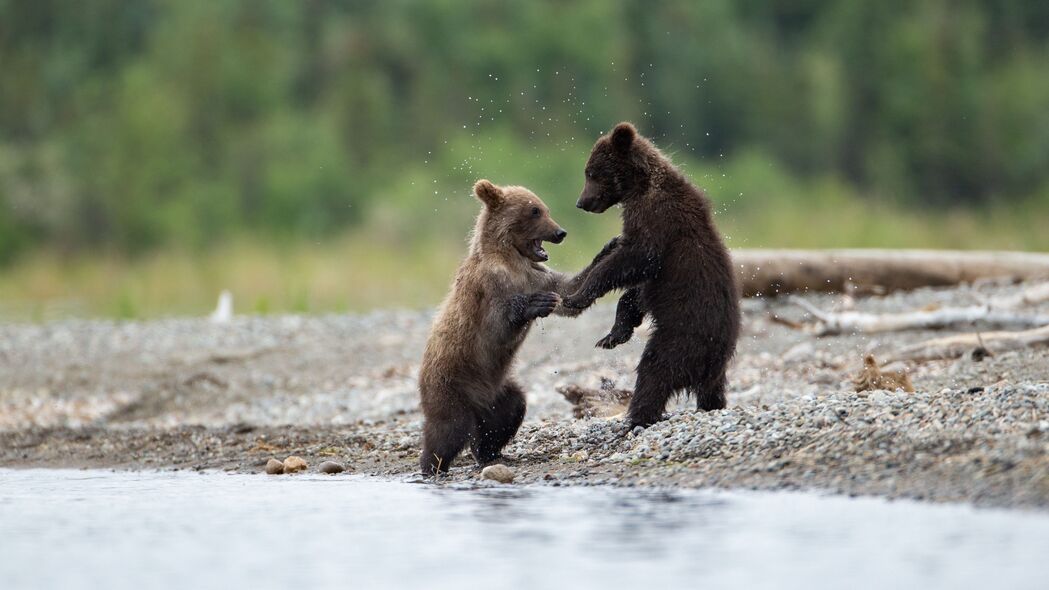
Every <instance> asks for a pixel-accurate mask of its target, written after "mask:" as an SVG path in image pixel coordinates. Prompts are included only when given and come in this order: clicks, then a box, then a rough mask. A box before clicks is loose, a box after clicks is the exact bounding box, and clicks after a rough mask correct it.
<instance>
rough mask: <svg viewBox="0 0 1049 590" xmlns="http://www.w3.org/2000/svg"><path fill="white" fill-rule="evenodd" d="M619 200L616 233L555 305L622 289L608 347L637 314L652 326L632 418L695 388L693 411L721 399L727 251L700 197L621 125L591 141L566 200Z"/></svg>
mask: <svg viewBox="0 0 1049 590" xmlns="http://www.w3.org/2000/svg"><path fill="white" fill-rule="evenodd" d="M616 204H620V205H622V208H623V233H622V235H621V236H619V237H617V238H614V239H613V241H612V242H610V243H609V246H606V249H610V250H611V253H610V254H608V255H607V256H605V257H604V258H602V259H601V260H599V261H596V262H595V264H594V265H593V267H592V269H590V271H589V273H588V276H587V277H586V278H585V280H584V281H583V282H582V283H581V286H580V287H579V289H578V290H577V291H575V292H573V294H572V295H571V296H569V297H566V298H565V301H564V306H565V307H568V308H574V309H583V308H586V307H589V306H590V305H591V304H593V302H594V300H595V299H597V298H598V297H601V296H602V295H604V294H605V293H607V292H609V291H611V290H613V289H626V292H625V293H624V294H623V296H622V298H620V300H619V305H618V307H617V308H616V320H615V325H614V326H613V328H612V330H611V332H610V333H609V334H608V336H605V337H604V338H602V339H601V341H599V342H598V346H601V347H603V348H613V347H615V346H617V345H619V344H622V343H623V342H626V341H627V340H629V339H630V336H631V334H632V333H633V330H634V328H635V327H637V326H638V325H639V324H640V323H641V320H642V319H643V318H644V316H645V314H652V318H653V320H654V321H653V324H654V328H655V329H654V331H653V333H652V336H651V337H650V338H649V340H648V343H647V345H646V346H645V350H644V353H642V355H641V362H640V363H639V364H638V366H637V383H636V385H635V388H634V395H633V397H632V398H631V400H630V409H629V410H628V418H629V420H630V423H631V424H632V425H641V426H646V425H649V424H652V423H653V422H657V421H659V420H661V419H662V417H663V411H664V410H665V409H666V404H667V401H668V400H669V398H670V396H671V395H673V394H675V393H678V392H684V393H688V394H693V395H695V396H696V405H697V407H698V408H699V409H702V410H714V409H720V408H724V407H725V369H726V367H727V365H728V362H729V360H731V358H732V355H733V354H734V353H735V350H736V340H737V338H738V337H739V329H740V312H739V293H738V289H737V286H736V279H735V273H734V272H733V269H732V262H731V259H730V258H729V253H728V249H727V248H725V244H724V243H723V242H722V240H721V236H720V234H719V233H718V231H717V228H716V227H714V220H713V218H712V214H711V205H710V201H709V200H708V199H707V198H706V196H705V195H704V194H703V193H702V191H700V190H699V189H698V188H696V187H695V186H693V185H692V184H691V183H690V182H689V181H688V179H686V178H685V177H684V175H682V174H681V172H679V171H678V170H677V169H676V168H675V167H674V166H673V164H671V162H670V160H668V159H667V158H666V157H665V156H664V155H663V154H662V153H661V152H660V151H659V150H658V149H657V148H656V147H655V146H654V145H652V143H651V142H649V141H648V140H647V139H645V138H644V137H641V136H640V135H638V134H637V131H636V130H635V129H634V127H633V126H632V125H631V124H630V123H620V124H619V125H616V127H615V129H613V130H612V132H611V133H609V134H608V135H605V136H602V137H601V138H600V139H598V140H597V143H596V144H595V145H594V149H593V151H592V152H591V153H590V159H589V160H588V161H587V163H586V184H585V185H584V187H583V193H582V195H581V196H580V197H579V202H578V203H576V206H577V207H579V208H581V209H584V210H586V211H589V212H591V213H602V212H604V211H605V210H606V209H608V208H609V207H611V206H612V205H616Z"/></svg>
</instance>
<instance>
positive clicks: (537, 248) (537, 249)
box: [528, 238, 550, 262]
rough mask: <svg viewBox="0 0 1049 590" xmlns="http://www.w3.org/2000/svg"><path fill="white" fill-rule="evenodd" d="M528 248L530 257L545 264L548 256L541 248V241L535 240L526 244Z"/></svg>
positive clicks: (548, 258)
mask: <svg viewBox="0 0 1049 590" xmlns="http://www.w3.org/2000/svg"><path fill="white" fill-rule="evenodd" d="M528 247H529V248H530V249H531V251H532V255H533V256H535V258H536V259H537V260H539V261H540V262H546V261H547V260H550V255H549V254H547V253H546V249H545V248H543V240H542V239H539V238H537V239H534V240H532V241H531V242H528Z"/></svg>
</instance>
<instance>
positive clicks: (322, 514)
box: [0, 470, 1049, 590]
mask: <svg viewBox="0 0 1049 590" xmlns="http://www.w3.org/2000/svg"><path fill="white" fill-rule="evenodd" d="M482 586H486V587H490V588H500V589H502V588H508V589H513V588H537V589H546V588H572V589H583V588H602V589H609V588H635V589H641V590H645V589H649V588H652V589H655V588H660V589H662V588H721V587H747V588H911V587H921V588H1021V587H1030V588H1035V587H1040V588H1045V587H1049V514H1046V513H1041V512H1020V511H1003V510H986V509H975V508H972V507H969V506H960V505H933V504H922V503H914V502H902V501H901V502H887V501H883V500H879V499H869V498H860V499H850V498H844V497H835V496H822V495H817V494H808V493H750V492H731V493H730V492H715V491H680V490H675V491H650V490H637V489H615V488H609V487H572V488H568V487H562V488H556V487H520V486H498V487H489V488H480V489H477V488H472V489H467V488H456V487H452V486H435V485H429V484H412V483H404V482H394V481H384V480H378V479H372V478H364V477H355V476H339V477H329V476H320V475H317V476H314V475H307V476H297V477H286V476H276V477H273V476H263V475H230V474H224V473H205V474H197V473H186V472H163V473H157V472H135V473H120V472H116V473H114V472H109V471H73V470H68V471H66V470H0V588H4V589H11V590H13V589H21V588H34V589H35V588H55V589H75V588H105V589H123V588H128V589H130V588H136V589H137V588H186V589H198V588H222V589H225V590H232V589H234V588H303V589H307V588H354V589H359V588H428V589H438V588H456V589H471V588H477V587H482Z"/></svg>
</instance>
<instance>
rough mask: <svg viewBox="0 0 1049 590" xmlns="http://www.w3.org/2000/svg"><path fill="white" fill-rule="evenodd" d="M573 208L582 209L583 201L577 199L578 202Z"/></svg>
mask: <svg viewBox="0 0 1049 590" xmlns="http://www.w3.org/2000/svg"><path fill="white" fill-rule="evenodd" d="M575 206H576V208H577V209H582V208H583V199H579V200H578V201H576V202H575Z"/></svg>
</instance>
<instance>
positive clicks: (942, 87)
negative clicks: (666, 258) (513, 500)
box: [0, 0, 1049, 317]
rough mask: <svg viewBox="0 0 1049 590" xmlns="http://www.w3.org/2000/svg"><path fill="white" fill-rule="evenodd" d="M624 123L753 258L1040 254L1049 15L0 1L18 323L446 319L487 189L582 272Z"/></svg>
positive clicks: (11, 272)
mask: <svg viewBox="0 0 1049 590" xmlns="http://www.w3.org/2000/svg"><path fill="white" fill-rule="evenodd" d="M620 120H632V121H634V122H635V123H636V124H637V125H638V126H639V128H640V129H641V131H642V132H643V133H645V134H646V135H648V136H650V137H652V138H653V139H655V140H656V141H657V143H658V144H659V145H660V146H661V147H663V148H664V150H665V151H666V152H667V153H668V154H670V155H672V157H673V158H674V160H675V161H676V162H678V163H679V164H680V165H681V166H682V167H683V168H684V169H685V170H686V171H687V172H688V173H689V174H690V175H691V176H692V178H693V179H694V180H695V181H696V182H697V184H699V185H701V186H703V187H704V188H705V189H706V190H707V191H708V193H709V194H710V196H711V197H712V198H713V199H714V200H715V202H716V203H717V206H718V209H717V211H718V222H719V224H720V225H721V227H722V228H723V230H724V231H725V233H726V234H727V235H728V237H729V241H730V244H731V245H732V246H734V247H747V246H766V247H793V246H799V247H825V246H879V247H907V246H921V247H955V248H1016V249H1043V250H1044V249H1049V235H1047V234H1049V231H1047V230H1046V228H1047V227H1049V2H1044V1H1040V0H1030V1H1021V0H999V1H990V0H987V1H975V0H928V1H924V2H909V1H902V0H889V1H885V2H817V1H815V0H797V1H787V0H735V1H732V0H705V1H703V2H676V1H667V2H644V1H641V0H565V1H553V0H532V1H520V2H497V1H481V2H460V1H453V0H437V1H432V2H407V1H400V0H389V1H383V2H368V1H353V0H347V1H335V0H302V1H297V2H289V1H283V0H269V1H268V0H215V1H206V0H92V1H91V2H77V1H74V0H34V1H28V0H0V307H2V306H3V304H4V303H6V304H7V307H8V314H9V315H10V314H13V315H16V316H26V315H29V316H34V317H38V316H40V315H41V314H44V315H46V313H47V305H49V303H48V302H53V301H66V302H73V303H71V304H70V305H72V306H73V310H72V312H73V313H84V314H106V315H117V316H139V315H156V314H165V313H195V312H198V311H200V310H202V309H207V308H208V307H210V306H211V305H213V301H214V296H215V295H216V293H217V291H218V289H222V288H231V289H233V291H234V295H235V296H236V297H238V303H242V302H243V303H244V305H246V306H247V309H245V307H244V305H238V310H240V311H248V310H254V311H259V312H267V311H286V310H297V311H318V310H341V309H358V308H363V307H371V306H376V305H425V304H430V303H433V302H434V301H435V300H436V299H437V298H439V297H440V295H441V293H442V292H443V290H444V288H445V286H446V285H447V282H448V280H449V279H450V276H451V272H452V269H454V266H455V264H456V262H457V260H458V258H459V257H460V256H461V255H462V252H463V249H464V246H463V244H464V242H465V234H466V232H467V231H468V229H469V227H470V226H471V224H472V217H473V215H474V213H475V211H476V210H477V204H476V203H475V202H473V200H472V199H471V198H470V197H469V190H470V186H471V184H472V182H473V181H474V180H476V179H477V178H480V177H486V178H489V179H491V180H493V181H494V182H496V183H501V184H524V185H527V186H529V187H531V188H532V189H533V190H535V191H536V192H537V194H539V195H540V196H541V197H543V198H544V200H546V202H547V203H548V204H549V205H550V206H551V209H552V211H553V214H554V216H555V218H557V219H558V221H559V222H560V223H561V224H562V225H563V226H564V227H566V228H567V229H568V230H569V232H570V236H569V239H568V241H567V242H566V243H565V244H564V245H562V246H558V247H555V248H554V249H553V250H552V251H551V254H552V258H553V264H554V265H555V266H559V267H562V268H565V269H566V270H567V269H571V268H574V267H575V266H577V265H579V264H582V263H583V262H584V261H586V260H587V259H589V256H590V255H591V254H592V253H593V252H594V251H595V249H596V248H597V247H598V246H599V245H600V244H601V243H603V242H604V240H605V239H607V237H608V236H609V235H611V234H613V233H615V232H616V227H617V220H616V219H615V218H614V216H613V215H606V216H601V217H596V216H590V215H586V214H584V213H582V212H579V211H577V210H575V208H574V206H573V205H574V201H575V198H576V196H577V195H578V191H579V189H580V188H581V184H582V169H583V163H584V162H585V159H586V156H587V153H588V151H589V148H590V145H591V144H592V142H593V140H594V139H595V138H596V137H597V136H598V135H599V134H600V133H602V132H603V131H604V130H606V129H608V128H609V127H611V126H612V125H613V124H615V123H616V122H618V121H620ZM12 310H13V311H12ZM42 310H43V311H42ZM3 311H4V310H3V309H0V313H2V312H3Z"/></svg>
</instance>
